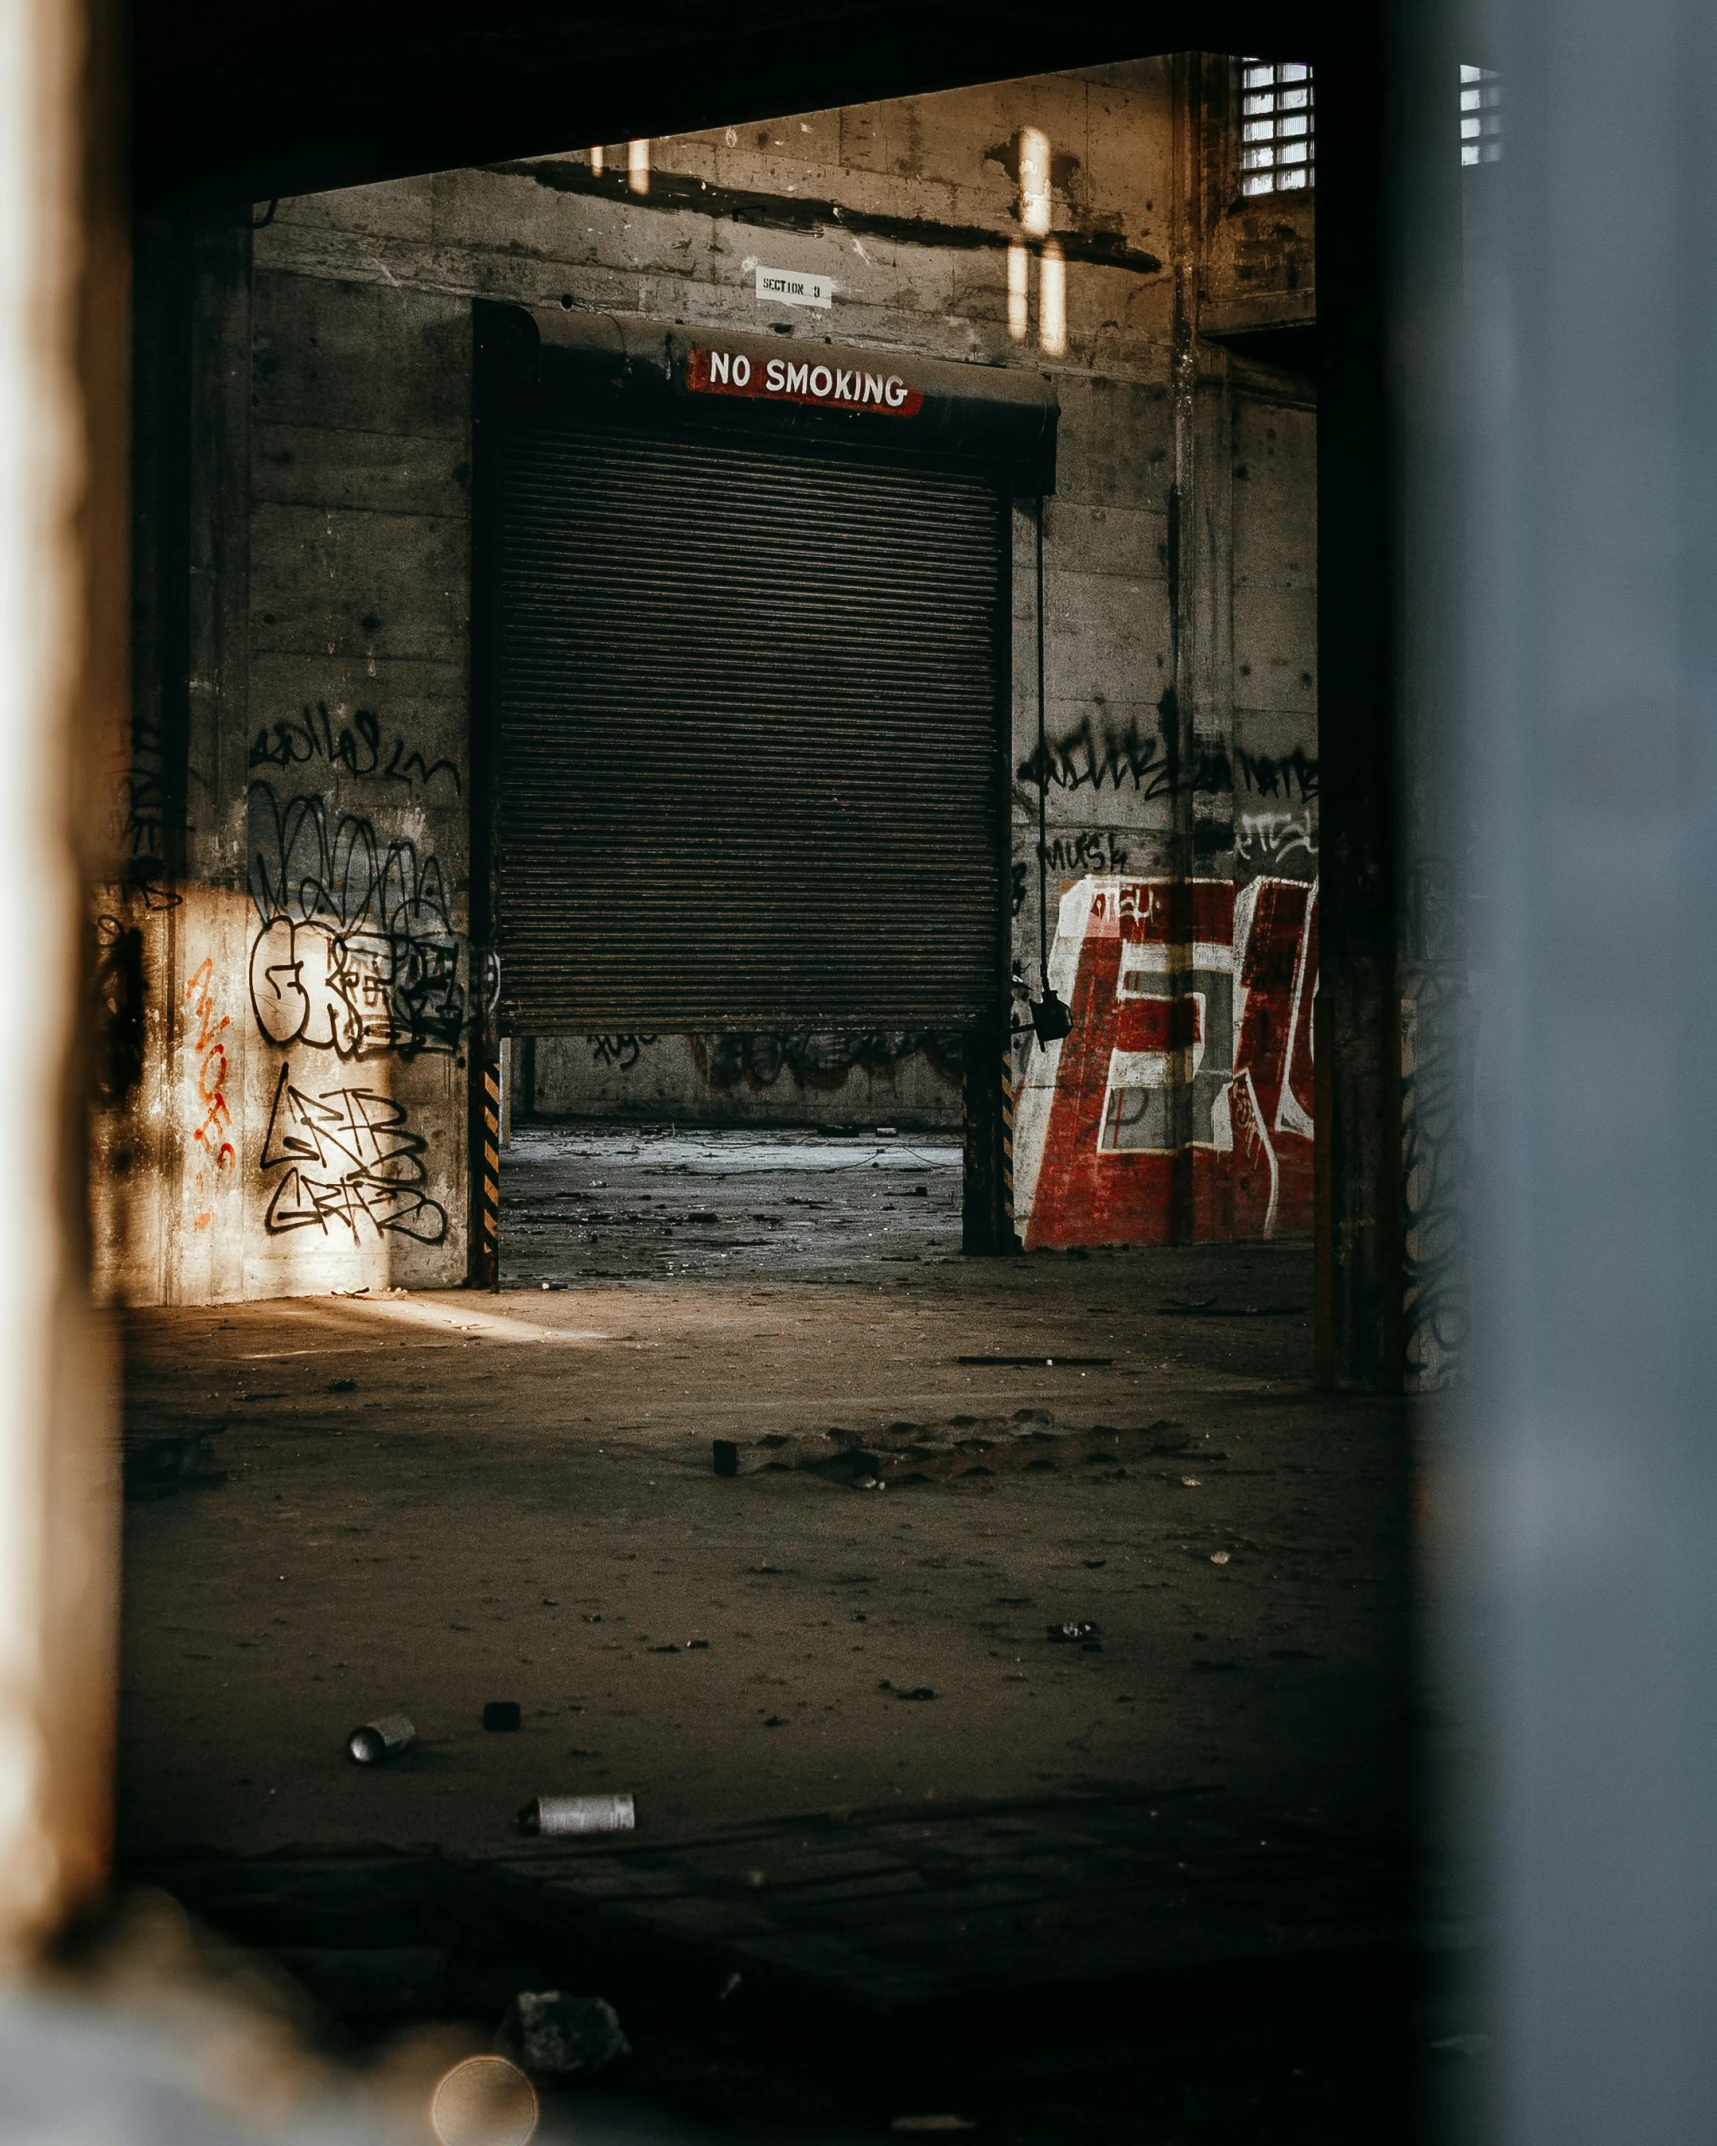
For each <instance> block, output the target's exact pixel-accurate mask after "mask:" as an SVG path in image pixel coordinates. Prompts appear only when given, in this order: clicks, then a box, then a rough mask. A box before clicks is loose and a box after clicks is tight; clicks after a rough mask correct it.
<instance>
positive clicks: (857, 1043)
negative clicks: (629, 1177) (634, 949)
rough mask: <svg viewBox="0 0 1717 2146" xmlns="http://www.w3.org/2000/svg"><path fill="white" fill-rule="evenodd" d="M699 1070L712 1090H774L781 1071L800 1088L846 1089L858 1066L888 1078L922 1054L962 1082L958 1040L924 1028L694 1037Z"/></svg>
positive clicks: (943, 1072)
mask: <svg viewBox="0 0 1717 2146" xmlns="http://www.w3.org/2000/svg"><path fill="white" fill-rule="evenodd" d="M688 1040H689V1042H690V1044H691V1047H692V1053H693V1056H694V1058H695V1059H696V1061H697V1065H698V1070H699V1071H700V1072H701V1073H702V1074H703V1077H704V1079H705V1080H706V1081H708V1083H709V1085H710V1086H711V1087H712V1088H716V1089H723V1088H737V1087H739V1086H740V1085H741V1084H742V1083H743V1084H744V1085H745V1086H746V1087H747V1088H753V1089H762V1088H773V1087H774V1086H775V1084H776V1082H777V1081H778V1080H779V1079H780V1078H781V1076H782V1074H783V1073H786V1074H788V1075H790V1076H791V1078H792V1080H793V1082H794V1084H795V1085H796V1086H797V1087H800V1088H818V1089H824V1090H834V1089H837V1088H840V1087H843V1086H844V1085H845V1083H846V1080H847V1077H848V1075H849V1074H851V1073H852V1072H853V1070H854V1069H855V1068H862V1069H863V1070H864V1071H865V1072H867V1073H870V1074H873V1075H879V1076H882V1077H884V1078H887V1077H890V1076H892V1075H893V1073H894V1072H895V1071H896V1069H897V1068H898V1067H900V1066H902V1065H904V1064H905V1063H906V1061H907V1060H908V1059H909V1058H913V1057H916V1056H917V1055H918V1054H919V1053H920V1052H922V1053H923V1055H924V1057H925V1059H926V1060H927V1062H928V1063H929V1065H930V1067H931V1069H932V1070H933V1071H934V1072H935V1073H936V1074H937V1075H938V1077H939V1078H941V1079H942V1080H944V1081H947V1082H948V1083H950V1084H951V1085H952V1084H955V1083H957V1082H958V1081H959V1079H960V1067H961V1060H960V1040H959V1038H958V1037H957V1036H952V1037H950V1036H941V1035H934V1034H931V1033H929V1032H928V1031H925V1030H922V1029H861V1030H844V1029H843V1030H839V1031H830V1032H827V1033H811V1032H791V1031H789V1032H759V1033H757V1034H754V1035H711V1036H692V1037H690V1038H689V1039H688Z"/></svg>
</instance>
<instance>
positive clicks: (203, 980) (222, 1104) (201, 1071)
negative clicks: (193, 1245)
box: [185, 961, 238, 1229]
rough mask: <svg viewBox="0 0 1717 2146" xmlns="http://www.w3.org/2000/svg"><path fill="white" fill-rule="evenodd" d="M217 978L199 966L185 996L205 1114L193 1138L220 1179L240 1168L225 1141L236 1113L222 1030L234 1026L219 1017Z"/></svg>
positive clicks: (211, 968) (207, 964)
mask: <svg viewBox="0 0 1717 2146" xmlns="http://www.w3.org/2000/svg"><path fill="white" fill-rule="evenodd" d="M214 975H215V965H214V963H213V962H212V961H203V962H201V963H199V965H198V966H197V968H196V969H195V970H194V971H193V972H192V974H191V977H190V980H189V981H188V982H187V984H186V985H185V996H186V997H187V998H188V999H189V1000H190V1001H191V1006H192V1011H193V1012H194V1013H195V1014H196V1017H197V1040H196V1043H195V1045H194V1048H195V1051H196V1054H197V1103H198V1107H199V1108H200V1109H201V1110H202V1113H203V1121H202V1123H201V1124H200V1125H199V1126H197V1128H196V1129H195V1131H194V1132H193V1133H192V1135H191V1138H192V1139H193V1140H194V1141H196V1143H197V1144H198V1146H199V1147H200V1148H201V1149H202V1151H203V1153H204V1155H205V1156H212V1157H213V1158H214V1166H215V1174H216V1176H217V1177H218V1176H219V1175H220V1173H221V1171H223V1170H232V1169H236V1168H237V1166H238V1151H237V1149H236V1148H235V1147H234V1146H233V1144H232V1142H231V1141H230V1140H228V1139H227V1138H225V1134H226V1132H227V1129H228V1128H229V1127H230V1126H231V1124H232V1112H231V1111H230V1110H229V1109H228V1108H227V1099H226V1079H227V1047H226V1045H225V1044H224V1043H223V1042H222V1041H221V1031H222V1029H224V1028H228V1027H230V1026H231V1025H232V1024H231V1018H230V1016H229V1015H227V1014H222V1015H221V1017H220V1019H219V1020H216V1018H215V1000H214ZM197 1189H198V1191H199V1192H200V1191H202V1190H203V1189H204V1174H203V1172H202V1171H201V1170H199V1171H198V1172H197ZM210 1220H211V1217H210V1216H209V1215H208V1214H207V1213H206V1212H205V1213H203V1214H200V1215H198V1216H197V1218H196V1221H195V1223H194V1225H193V1227H195V1228H197V1229H207V1228H208V1226H209V1222H210Z"/></svg>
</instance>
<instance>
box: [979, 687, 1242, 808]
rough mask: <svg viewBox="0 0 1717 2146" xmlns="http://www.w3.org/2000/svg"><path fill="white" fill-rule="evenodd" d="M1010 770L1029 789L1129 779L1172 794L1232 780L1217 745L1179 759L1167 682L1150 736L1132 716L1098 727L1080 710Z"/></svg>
mask: <svg viewBox="0 0 1717 2146" xmlns="http://www.w3.org/2000/svg"><path fill="white" fill-rule="evenodd" d="M1014 773H1015V775H1016V776H1017V777H1018V779H1019V781H1020V782H1022V783H1026V784H1029V785H1030V786H1031V788H1032V789H1034V790H1035V789H1036V788H1037V786H1038V784H1039V783H1045V784H1047V785H1048V787H1049V788H1050V789H1052V790H1073V791H1078V790H1101V789H1102V788H1103V787H1104V786H1105V784H1107V786H1108V787H1109V788H1110V789H1111V790H1119V789H1121V788H1123V787H1124V785H1126V784H1128V783H1131V784H1132V786H1133V788H1134V789H1135V790H1137V791H1138V793H1139V795H1140V796H1141V797H1175V796H1178V795H1179V794H1180V793H1181V792H1182V790H1183V789H1187V790H1192V791H1194V792H1198V791H1204V790H1227V789H1229V788H1231V787H1232V785H1233V775H1232V773H1231V772H1230V769H1229V765H1228V758H1227V755H1226V754H1225V753H1223V752H1221V751H1219V750H1213V749H1210V748H1208V747H1205V748H1201V749H1200V751H1199V755H1198V758H1197V759H1196V760H1195V761H1193V762H1192V764H1191V766H1190V769H1189V768H1188V767H1186V766H1185V765H1183V762H1182V755H1181V750H1180V713H1179V708H1178V704H1177V702H1176V700H1175V695H1174V692H1173V690H1172V688H1171V689H1170V690H1169V691H1168V692H1166V693H1165V694H1164V695H1163V697H1162V700H1161V701H1160V702H1159V703H1158V706H1157V729H1156V734H1155V735H1154V736H1147V735H1146V734H1145V732H1144V731H1142V730H1141V729H1140V728H1139V719H1138V717H1137V716H1131V717H1129V718H1128V721H1127V726H1126V728H1125V729H1124V730H1122V729H1118V728H1117V727H1116V725H1115V724H1114V723H1113V722H1105V723H1104V724H1103V727H1102V730H1101V732H1099V731H1098V730H1097V729H1095V728H1094V727H1093V724H1092V721H1091V718H1090V717H1089V716H1088V715H1086V716H1081V717H1080V719H1079V721H1078V722H1077V723H1076V724H1075V725H1074V727H1073V728H1072V729H1071V730H1066V731H1063V732H1062V734H1061V736H1060V737H1058V738H1050V739H1046V740H1045V742H1044V743H1043V744H1042V745H1041V746H1039V747H1037V748H1036V750H1034V751H1033V752H1032V753H1030V754H1029V755H1028V756H1027V757H1026V758H1025V759H1024V760H1022V761H1021V762H1020V763H1019V765H1018V767H1017V768H1016V769H1015V770H1014Z"/></svg>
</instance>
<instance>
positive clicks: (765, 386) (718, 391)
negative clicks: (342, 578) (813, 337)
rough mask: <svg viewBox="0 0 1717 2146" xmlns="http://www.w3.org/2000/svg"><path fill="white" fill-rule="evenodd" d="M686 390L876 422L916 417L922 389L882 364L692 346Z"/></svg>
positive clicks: (921, 398)
mask: <svg viewBox="0 0 1717 2146" xmlns="http://www.w3.org/2000/svg"><path fill="white" fill-rule="evenodd" d="M686 387H687V389H688V390H689V391H690V392H691V393H692V394H694V395H744V396H749V397H751V398H752V399H753V400H755V401H761V402H797V403H803V404H805V405H806V406H807V407H808V408H810V409H814V410H862V411H865V412H867V413H868V414H870V415H871V416H874V417H916V416H917V415H918V413H919V411H920V410H922V409H923V407H924V390H923V389H922V388H917V387H914V386H913V385H912V383H911V381H910V380H907V379H905V378H903V377H902V375H901V374H899V373H896V372H890V371H889V370H888V369H887V366H886V363H884V364H881V365H879V366H878V367H877V368H876V369H875V370H874V371H873V370H872V369H871V368H870V367H869V366H868V365H856V366H855V365H841V364H833V363H830V362H829V361H828V360H827V359H824V358H819V357H817V356H816V355H815V354H814V353H813V354H812V355H811V356H809V357H799V356H797V355H796V354H794V353H793V352H790V351H783V352H782V353H781V355H780V356H779V357H768V358H760V357H757V358H754V357H751V356H749V355H748V354H747V353H746V352H745V351H742V350H713V349H705V348H704V347H703V345H702V344H694V345H693V346H692V349H691V351H690V353H689V355H688V356H687V358H686Z"/></svg>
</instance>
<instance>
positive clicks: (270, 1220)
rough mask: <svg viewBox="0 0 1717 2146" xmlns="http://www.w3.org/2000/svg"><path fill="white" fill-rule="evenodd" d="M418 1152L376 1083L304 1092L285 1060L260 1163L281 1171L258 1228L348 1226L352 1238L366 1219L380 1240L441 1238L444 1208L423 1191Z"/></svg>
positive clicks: (401, 1113) (401, 1108)
mask: <svg viewBox="0 0 1717 2146" xmlns="http://www.w3.org/2000/svg"><path fill="white" fill-rule="evenodd" d="M423 1152H424V1142H423V1138H422V1136H421V1135H420V1134H418V1133H414V1132H413V1131H412V1130H411V1128H410V1126H409V1125H408V1123H407V1122H406V1111H405V1105H404V1104H403V1103H397V1102H395V1101H394V1099H393V1097H392V1096H387V1095H378V1094H377V1093H376V1092H375V1090H374V1089H373V1088H324V1089H323V1090H322V1091H321V1092H320V1093H319V1094H317V1095H310V1094H307V1093H306V1092H305V1090H303V1089H302V1088H298V1087H294V1086H293V1084H292V1082H291V1081H290V1080H289V1079H288V1078H287V1069H286V1067H285V1066H282V1067H281V1069H280V1078H279V1080H278V1081H277V1082H276V1083H275V1089H274V1108H273V1109H272V1110H271V1111H270V1112H269V1117H268V1137H267V1139H266V1140H265V1141H264V1142H263V1149H262V1162H261V1165H260V1167H261V1168H262V1169H263V1170H278V1171H280V1172H281V1176H280V1177H279V1179H278V1180H277V1181H276V1183H275V1186H274V1190H273V1192H272V1193H271V1194H270V1196H269V1202H268V1211H267V1213H266V1214H265V1215H264V1217H263V1227H264V1228H265V1229H266V1230H267V1231H268V1234H269V1235H270V1236H271V1237H283V1236H285V1235H287V1234H288V1233H289V1232H291V1231H293V1230H301V1229H319V1230H320V1231H321V1232H322V1234H323V1235H324V1236H326V1235H327V1234H328V1232H329V1230H330V1228H343V1229H349V1230H350V1231H351V1233H352V1239H353V1242H354V1243H356V1242H357V1241H359V1239H360V1238H361V1236H362V1226H363V1224H364V1223H366V1222H367V1223H369V1224H370V1226H371V1227H372V1228H373V1229H374V1230H375V1232H376V1234H377V1235H378V1237H384V1236H396V1237H412V1238H415V1239H416V1241H417V1242H418V1243H419V1244H440V1243H441V1242H442V1240H443V1239H444V1238H445V1237H446V1235H447V1210H446V1209H445V1208H444V1207H442V1206H440V1205H438V1204H437V1202H436V1201H434V1200H432V1199H431V1198H430V1197H429V1195H428V1193H427V1192H426V1191H425V1190H424V1186H425V1183H426V1178H427V1173H426V1172H425V1170H424V1166H423Z"/></svg>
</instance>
